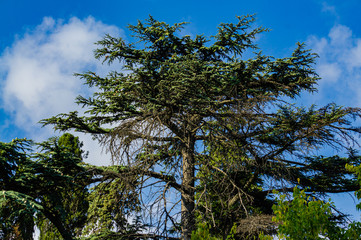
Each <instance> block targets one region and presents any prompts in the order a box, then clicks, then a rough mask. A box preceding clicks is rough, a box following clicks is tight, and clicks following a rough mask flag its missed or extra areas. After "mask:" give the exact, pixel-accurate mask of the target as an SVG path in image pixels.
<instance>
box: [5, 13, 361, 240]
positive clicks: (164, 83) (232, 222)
mask: <svg viewBox="0 0 361 240" xmlns="http://www.w3.org/2000/svg"><path fill="white" fill-rule="evenodd" d="M254 21H255V19H254V17H253V16H244V17H238V18H237V22H236V23H222V24H220V26H219V27H218V32H217V34H216V35H214V36H210V37H206V36H204V35H196V36H194V37H191V36H188V35H182V32H181V30H182V28H183V27H184V24H185V23H179V24H174V25H169V24H167V23H164V22H160V21H158V20H156V19H154V18H153V17H149V18H148V19H147V20H145V21H139V22H138V23H137V24H136V25H130V26H129V29H130V31H131V32H132V36H133V38H134V41H133V42H129V43H128V42H126V41H125V40H124V39H122V38H115V37H112V36H109V35H107V36H105V38H104V39H103V40H101V41H99V42H98V45H99V46H100V47H99V48H98V49H97V50H96V51H95V57H96V58H97V59H99V60H102V61H103V62H104V63H108V64H112V63H113V62H115V61H119V62H120V63H121V64H122V67H121V68H120V69H119V70H118V71H113V72H110V73H109V74H108V75H107V76H100V75H98V74H97V73H94V72H86V73H81V74H77V76H78V77H80V78H81V79H83V80H84V81H85V83H86V84H87V85H88V86H89V87H94V88H95V93H94V94H93V95H92V96H91V97H89V98H86V97H83V96H79V97H78V98H77V103H78V104H79V105H81V106H82V107H83V108H84V109H85V113H84V114H79V113H78V112H76V111H74V112H70V113H64V114H59V115H57V116H54V117H51V118H49V119H44V120H42V121H41V123H42V124H43V125H53V126H54V128H55V129H56V130H61V131H67V130H75V131H79V132H84V133H88V134H92V135H93V137H95V138H97V139H98V140H99V141H100V143H101V144H102V145H103V146H104V147H105V148H106V149H108V150H109V151H110V153H111V154H112V157H113V163H114V165H113V166H110V167H95V166H90V165H86V166H85V167H83V168H79V167H80V166H81V165H80V162H76V166H74V168H72V169H71V172H69V173H67V174H68V175H69V174H70V175H72V174H76V175H75V176H84V179H85V178H86V179H87V182H86V183H85V184H84V185H83V186H84V187H85V186H89V184H93V186H94V187H95V190H90V189H87V190H86V193H84V194H85V195H87V196H88V195H89V196H88V198H87V199H88V200H89V201H90V202H89V204H90V206H89V209H93V210H92V213H88V214H87V220H86V221H85V223H84V225H83V226H84V227H85V229H87V228H86V226H87V227H88V231H87V234H90V235H91V233H96V234H97V236H98V237H99V238H98V239H103V238H104V239H111V238H112V237H113V238H116V237H118V238H120V237H122V236H123V237H127V239H130V238H134V239H137V238H139V239H152V238H153V239H156V238H164V239H167V238H168V239H172V238H174V239H179V237H181V238H182V239H191V235H192V232H193V231H195V230H196V228H197V224H199V223H203V222H206V223H208V224H209V226H210V231H211V233H213V234H216V235H218V236H219V237H223V238H226V236H227V234H228V233H229V232H231V231H232V232H233V233H234V236H235V237H236V238H239V239H247V238H251V237H256V236H258V234H259V233H260V232H265V233H268V234H271V233H273V232H274V231H275V228H274V226H275V223H274V222H272V221H271V220H270V219H271V215H272V213H273V211H272V205H273V203H275V200H274V198H273V195H272V190H273V189H279V190H283V191H286V192H287V191H292V190H293V187H294V186H299V187H300V189H309V190H310V191H314V192H316V193H320V194H327V193H337V192H348V191H355V190H357V189H359V186H358V183H357V181H356V179H355V178H354V177H352V176H350V175H349V172H348V171H347V170H346V169H345V168H344V166H345V164H352V165H355V166H358V165H359V161H360V160H359V158H357V157H345V158H341V157H338V156H327V157H324V156H314V154H315V150H317V149H320V148H325V147H331V148H335V149H337V150H346V149H347V148H348V147H350V146H351V145H352V144H353V143H356V141H355V137H356V136H355V133H360V129H359V128H356V127H353V126H352V120H353V119H354V118H357V117H359V116H360V109H358V108H349V107H341V106H337V105H336V104H334V103H331V104H328V105H326V106H324V107H320V108H317V106H310V107H309V108H304V107H297V106H296V105H295V104H293V103H292V101H294V100H295V99H296V98H297V97H299V96H300V94H301V93H302V92H304V91H308V92H315V91H316V84H317V81H318V80H319V77H318V75H317V73H316V72H315V70H314V63H315V58H316V54H314V53H312V52H311V51H310V50H307V49H306V48H305V46H304V44H300V43H298V44H297V45H296V48H295V50H294V51H293V53H292V54H291V55H290V56H289V57H286V58H274V57H272V56H266V55H264V54H263V53H262V52H261V51H259V50H258V47H257V45H256V44H255V39H256V37H257V35H258V34H263V33H264V32H266V31H267V29H264V28H261V27H259V28H257V27H256V28H255V27H253V26H254V25H255V23H254ZM246 53H247V54H246ZM245 56H251V57H250V58H246V57H245ZM60 142H61V141H60ZM60 142H59V145H60ZM65 142H67V141H65ZM65 145H67V146H69V145H68V144H65ZM70 145H71V144H70ZM70 149H73V157H75V156H77V157H79V155H78V152H79V150H76V149H74V148H72V147H70ZM6 159H7V158H5V160H6ZM5 160H4V161H5ZM64 170H66V169H64ZM76 172H77V173H76ZM72 176H73V175H72ZM61 181H63V180H61ZM81 191H83V190H81ZM93 193H95V194H93ZM58 194H60V195H61V193H60V192H59V193H58ZM61 197H64V196H59V198H61ZM102 201H104V202H102ZM111 201H113V202H111ZM69 203H70V202H69ZM92 204H100V205H92ZM108 204H110V205H111V206H112V207H109V206H110V205H108ZM69 206H70V205H69ZM108 207H109V208H108ZM63 208H64V206H63ZM70 208H71V206H70ZM68 210H70V209H68ZM139 218H141V221H140V222H139V221H138V220H139ZM131 219H135V223H134V224H133V225H130V223H131ZM49 220H50V221H51V222H52V223H53V224H54V225H55V226H56V228H57V229H58V230H59V232H60V233H61V232H62V230H61V229H59V228H60V227H61V226H60V225H59V226H57V225H56V224H55V223H54V222H53V221H55V220H52V219H51V218H49ZM63 220H64V219H63ZM63 223H64V221H63ZM99 224H100V225H99ZM66 227H67V226H65V225H64V226H63V228H66ZM89 229H91V230H89ZM145 233H146V234H145ZM71 234H73V235H71V236H70V238H68V239H71V237H75V233H74V232H72V233H71ZM62 235H63V234H62ZM63 237H64V236H63Z"/></svg>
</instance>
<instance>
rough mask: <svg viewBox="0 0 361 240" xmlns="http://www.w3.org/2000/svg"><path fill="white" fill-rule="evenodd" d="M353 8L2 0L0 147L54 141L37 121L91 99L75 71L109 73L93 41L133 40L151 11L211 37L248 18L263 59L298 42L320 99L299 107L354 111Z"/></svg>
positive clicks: (359, 53) (281, 0)
mask: <svg viewBox="0 0 361 240" xmlns="http://www.w3.org/2000/svg"><path fill="white" fill-rule="evenodd" d="M360 7H361V2H360V1H359V0H347V1H339V0H329V1H322V0H303V1H300V0H299V1H296V0H295V1H290V0H274V1H269V0H252V1H241V0H238V1H213V0H208V1H203V0H202V1H189V0H184V1H170V0H168V1H163V0H162V1H161V0H142V1H120V0H118V1H115V0H103V1H93V0H92V1H89V0H88V1H84V0H77V1H74V0H73V1H68V0H62V1H58V0H53V1H49V0H47V1H36V0H33V1H25V0H21V1H18V0H0V30H1V31H0V36H1V37H0V141H10V140H11V139H12V138H15V137H27V138H32V139H35V140H37V141H41V140H45V139H46V138H47V137H50V136H52V135H54V133H53V131H52V129H51V128H41V127H40V126H39V125H38V124H36V123H37V121H39V120H40V119H43V118H47V117H50V116H52V115H54V114H57V113H61V112H68V111H71V110H75V109H78V110H80V109H79V107H77V106H76V105H74V103H73V99H74V98H75V97H76V96H77V95H79V94H85V95H86V94H89V90H88V89H85V88H84V87H83V85H82V82H81V81H80V80H79V79H77V78H75V77H74V76H73V73H75V72H83V71H86V70H94V71H97V72H103V73H106V72H107V71H109V69H112V68H116V66H113V67H109V66H104V65H101V64H99V63H98V62H97V61H95V60H94V59H93V58H92V51H93V49H94V48H95V47H96V46H95V45H94V42H96V41H98V40H100V39H101V38H102V36H104V34H105V33H110V34H112V35H116V36H122V37H124V38H125V39H131V38H130V36H129V32H128V30H127V29H126V26H127V25H128V24H135V23H136V22H137V20H138V19H141V20H142V19H146V18H147V17H148V15H149V14H150V15H152V16H153V17H155V18H156V19H158V20H161V21H165V22H168V23H171V24H172V23H176V22H183V21H186V22H190V23H189V24H188V25H187V27H186V29H185V31H186V32H187V33H188V34H190V35H195V34H205V35H211V34H215V32H216V27H217V25H218V24H219V23H221V22H232V21H233V22H234V21H235V16H236V15H245V14H254V13H255V14H257V16H256V17H257V21H256V25H261V26H263V27H266V28H270V29H271V31H270V32H268V33H264V34H262V35H261V36H260V38H259V39H258V40H257V43H258V45H259V46H260V48H261V49H262V50H263V52H264V53H265V54H268V55H272V56H275V57H285V56H288V55H289V54H290V53H291V52H292V50H293V49H294V47H295V44H296V42H305V43H306V44H307V46H308V48H311V49H313V51H314V52H316V53H318V54H319V56H320V58H319V59H318V64H317V66H316V69H317V71H318V73H319V74H320V76H321V77H322V80H320V82H319V92H318V94H315V95H307V94H305V95H304V96H303V98H302V99H298V100H297V101H298V103H302V104H304V105H308V104H312V103H315V104H317V105H324V104H326V103H328V102H336V103H338V104H340V105H344V106H353V107H359V106H361V71H360V70H361V25H360V22H361V14H360V13H359V11H360V10H359V9H360ZM82 139H83V141H84V143H85V146H86V148H87V149H89V150H90V158H89V161H91V162H92V163H95V164H101V163H102V162H104V161H108V160H107V159H108V157H107V156H106V155H105V154H103V155H101V153H100V152H101V150H100V149H99V147H97V144H96V143H95V142H92V140H91V139H90V138H89V137H86V136H82ZM104 159H105V160H104ZM334 199H335V200H337V204H338V205H339V206H341V208H344V209H345V210H347V211H351V210H350V209H354V206H355V204H354V202H353V201H352V200H350V199H351V198H347V197H345V196H342V197H335V198H334Z"/></svg>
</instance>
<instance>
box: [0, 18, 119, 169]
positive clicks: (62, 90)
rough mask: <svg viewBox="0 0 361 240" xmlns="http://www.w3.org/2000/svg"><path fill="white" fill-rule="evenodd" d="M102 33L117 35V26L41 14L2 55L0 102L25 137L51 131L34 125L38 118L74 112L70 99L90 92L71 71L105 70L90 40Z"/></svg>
mask: <svg viewBox="0 0 361 240" xmlns="http://www.w3.org/2000/svg"><path fill="white" fill-rule="evenodd" d="M106 33H109V34H111V35H113V36H120V35H121V34H122V30H121V29H119V28H117V27H115V26H110V25H106V24H104V23H102V22H100V21H96V20H95V19H94V18H92V17H88V18H86V19H83V20H81V19H78V18H76V17H74V18H71V19H70V20H69V21H63V20H55V19H53V18H51V17H46V18H44V19H43V21H42V23H41V24H40V25H38V26H37V27H35V28H34V29H33V30H29V31H27V33H26V34H24V35H23V36H21V37H17V39H16V40H15V41H14V43H13V45H12V46H10V47H8V48H7V49H6V50H5V51H4V53H3V54H2V55H1V57H0V66H1V67H0V77H2V78H3V79H2V80H0V86H1V90H0V91H1V93H0V96H1V97H0V98H1V99H0V100H1V101H2V104H3V108H4V109H5V110H6V111H8V112H9V113H12V117H13V121H14V123H15V124H16V125H17V126H18V127H19V128H20V129H23V130H24V131H25V132H26V133H27V134H28V137H29V138H35V139H36V140H37V141H39V140H44V139H45V138H47V137H49V136H51V135H53V134H54V133H53V132H52V130H51V129H49V128H40V126H39V124H36V123H37V122H38V121H39V120H41V119H44V118H48V117H51V116H53V115H56V114H58V113H62V112H69V111H74V110H79V107H78V106H76V104H75V103H74V100H75V97H76V96H78V95H79V94H85V95H86V94H89V90H88V89H86V88H84V87H83V82H82V80H80V79H78V78H76V77H74V76H73V74H74V73H78V72H84V71H87V70H92V71H96V72H101V73H105V72H107V71H109V67H108V66H107V65H102V64H101V63H100V62H99V61H97V60H95V59H94V57H93V50H94V49H95V48H96V45H95V44H94V43H95V42H97V41H99V40H100V39H102V37H103V36H104V35H105V34H106ZM82 140H83V141H84V142H85V144H84V145H85V146H88V147H86V148H87V149H92V151H93V152H100V150H98V149H97V148H96V147H95V144H96V143H93V142H92V140H91V139H90V137H82ZM90 146H91V147H90ZM94 150H95V151H94ZM92 151H90V154H92ZM97 159H98V160H99V161H100V159H99V157H97ZM89 160H90V161H92V162H93V163H95V162H96V163H98V164H99V163H100V162H98V160H96V161H95V160H91V159H89Z"/></svg>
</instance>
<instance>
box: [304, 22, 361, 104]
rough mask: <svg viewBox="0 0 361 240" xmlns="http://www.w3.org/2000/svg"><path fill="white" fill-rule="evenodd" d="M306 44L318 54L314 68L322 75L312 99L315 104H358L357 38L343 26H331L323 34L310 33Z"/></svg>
mask: <svg viewBox="0 0 361 240" xmlns="http://www.w3.org/2000/svg"><path fill="white" fill-rule="evenodd" d="M308 46H309V47H310V48H311V49H312V51H313V52H316V53H317V54H318V55H319V58H318V61H317V65H316V71H317V73H318V74H319V75H320V77H321V78H322V79H321V80H320V81H319V93H318V94H317V95H316V96H315V97H314V99H313V100H315V101H317V104H319V105H322V104H325V103H328V102H336V103H337V104H340V105H346V106H353V107H358V106H360V105H361V74H360V73H361V37H358V36H355V35H354V34H353V33H352V30H351V29H350V28H348V27H347V26H344V25H335V26H334V27H333V28H332V29H331V30H330V32H329V34H328V36H327V37H321V38H320V37H316V36H310V37H309V39H308ZM320 101H321V102H320Z"/></svg>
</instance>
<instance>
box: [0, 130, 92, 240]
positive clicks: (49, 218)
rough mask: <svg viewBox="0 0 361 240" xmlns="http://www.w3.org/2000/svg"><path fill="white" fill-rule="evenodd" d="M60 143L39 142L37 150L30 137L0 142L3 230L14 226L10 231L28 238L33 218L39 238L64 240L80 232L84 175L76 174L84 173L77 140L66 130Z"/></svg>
mask: <svg viewBox="0 0 361 240" xmlns="http://www.w3.org/2000/svg"><path fill="white" fill-rule="evenodd" d="M71 138H72V140H73V142H72V143H71V144H70V142H69V140H70V139H71ZM58 143H59V142H58V141H57V139H55V138H54V139H50V140H49V141H46V142H43V143H41V144H38V147H39V148H40V149H39V152H36V153H34V152H33V150H32V147H33V144H32V143H31V141H28V140H25V139H16V140H13V141H12V142H10V143H0V147H1V149H0V164H1V169H2V170H1V171H2V172H1V175H0V177H1V198H0V203H1V217H0V218H1V219H2V224H3V225H2V226H3V227H4V228H3V229H4V230H5V231H4V230H3V229H2V230H3V232H4V233H5V232H6V231H7V230H8V229H9V227H10V228H11V226H13V227H12V229H10V230H11V232H12V234H13V235H14V234H15V235H16V236H17V237H18V238H21V239H32V238H33V231H34V225H35V223H37V224H38V226H39V227H40V233H41V234H40V235H41V236H40V237H41V238H42V239H49V238H52V239H57V238H58V239H60V238H61V239H66V240H67V239H73V238H74V237H75V236H76V235H79V229H80V230H81V229H82V226H83V225H84V219H85V212H86V210H87V202H86V201H85V198H84V196H85V195H86V194H87V189H86V187H85V185H84V184H83V183H84V181H86V179H87V178H86V175H85V174H83V175H82V179H79V178H77V174H79V173H84V172H85V170H84V168H83V167H82V166H80V165H79V163H80V162H81V157H80V152H79V145H78V144H79V142H78V140H77V138H74V137H73V136H72V135H70V134H65V135H64V136H62V137H61V138H60V144H58ZM66 145H68V146H66ZM74 150H75V151H74ZM9 213H10V214H9ZM14 224H15V225H14ZM14 226H15V227H14ZM60 236H61V237H60Z"/></svg>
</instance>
